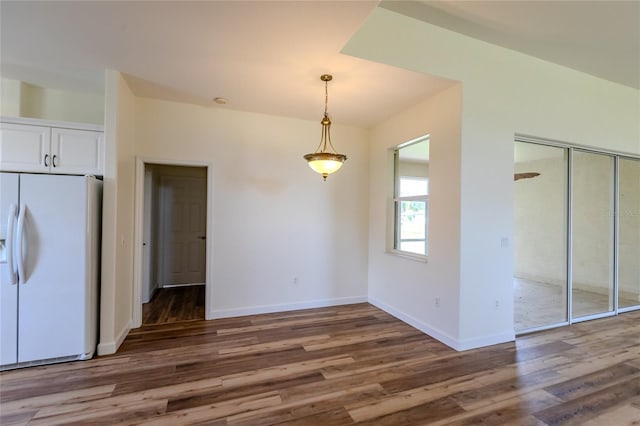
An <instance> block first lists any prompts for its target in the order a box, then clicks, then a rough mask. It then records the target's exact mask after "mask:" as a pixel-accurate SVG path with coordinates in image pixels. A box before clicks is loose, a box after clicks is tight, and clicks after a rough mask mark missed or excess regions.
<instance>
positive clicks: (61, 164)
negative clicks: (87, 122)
mask: <svg viewBox="0 0 640 426" xmlns="http://www.w3.org/2000/svg"><path fill="white" fill-rule="evenodd" d="M102 141H103V133H102V132H92V131H89V130H72V129H56V128H53V129H51V173H61V174H80V175H100V176H101V175H103V165H102V164H103V161H102V153H103V147H102V145H103V142H102Z"/></svg>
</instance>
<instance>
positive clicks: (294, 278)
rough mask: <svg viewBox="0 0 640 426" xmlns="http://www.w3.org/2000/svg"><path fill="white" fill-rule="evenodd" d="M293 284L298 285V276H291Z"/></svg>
mask: <svg viewBox="0 0 640 426" xmlns="http://www.w3.org/2000/svg"><path fill="white" fill-rule="evenodd" d="M293 285H298V277H293Z"/></svg>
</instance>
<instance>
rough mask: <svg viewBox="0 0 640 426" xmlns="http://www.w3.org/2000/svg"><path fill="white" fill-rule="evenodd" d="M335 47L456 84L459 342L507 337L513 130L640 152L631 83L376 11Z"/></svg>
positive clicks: (637, 102) (639, 98)
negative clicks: (458, 89) (460, 89)
mask: <svg viewBox="0 0 640 426" xmlns="http://www.w3.org/2000/svg"><path fill="white" fill-rule="evenodd" d="M389 34H393V37H389ZM343 51H344V53H347V54H351V55H354V56H358V57H362V58H365V59H368V60H374V61H377V62H382V63H386V64H390V65H394V66H399V67H403V68H406V69H410V70H413V71H418V72H424V73H429V74H433V75H437V76H441V77H445V78H450V79H453V80H457V81H461V82H462V84H463V94H462V99H463V101H462V143H461V155H460V161H461V164H462V169H461V176H460V178H461V207H460V210H459V211H457V212H451V214H460V226H461V258H460V280H459V282H458V284H457V286H458V287H459V291H460V298H459V300H458V301H457V303H458V304H459V312H460V319H459V331H458V333H457V334H458V348H470V347H475V346H480V345H484V344H489V343H497V342H500V341H506V340H511V339H513V284H512V277H513V249H512V247H511V241H512V240H513V216H514V214H513V203H514V196H513V140H514V135H515V134H517V133H521V134H528V135H533V136H539V137H546V138H550V139H557V140H563V141H567V142H572V143H578V144H583V145H587V146H593V147H606V148H608V149H615V150H619V151H626V152H630V153H636V154H637V153H640V127H639V126H638V117H639V116H640V94H639V92H638V90H634V89H631V88H629V87H625V86H621V85H618V84H615V83H611V82H608V81H605V80H602V79H598V78H595V77H592V76H589V75H587V74H583V73H580V72H577V71H574V70H571V69H568V68H563V67H560V66H558V65H555V64H551V63H548V62H545V61H542V60H539V59H536V58H533V57H530V56H526V55H523V54H520V53H517V52H514V51H510V50H508V49H504V48H501V47H498V46H494V45H491V44H488V43H484V42H481V41H478V40H475V39H472V38H469V37H466V36H463V35H461V34H457V33H454V32H451V31H448V30H445V29H443V28H440V27H436V26H434V25H430V24H427V23H425V22H422V21H418V20H415V19H412V18H409V17H406V16H403V15H400V14H397V13H395V12H391V11H389V10H385V9H381V8H377V9H376V10H375V11H374V12H373V13H372V14H371V15H369V17H368V19H367V21H366V22H365V23H364V24H363V26H362V27H361V28H360V29H359V30H358V32H357V33H356V34H355V35H354V36H353V37H352V39H351V40H350V41H349V42H348V43H347V45H346V46H345V48H344V50H343ZM431 167H432V168H434V167H436V166H435V160H432V161H431ZM496 304H497V305H498V306H497V307H496Z"/></svg>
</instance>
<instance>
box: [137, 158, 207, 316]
mask: <svg viewBox="0 0 640 426" xmlns="http://www.w3.org/2000/svg"><path fill="white" fill-rule="evenodd" d="M136 177H137V185H138V189H139V191H140V192H139V193H138V194H139V195H138V197H137V198H136V200H137V204H136V230H139V231H137V232H136V237H137V240H138V239H139V244H138V245H137V248H138V249H139V250H138V253H137V254H138V259H139V261H137V262H135V265H136V268H137V271H136V274H135V276H136V278H137V280H136V282H135V283H134V288H135V291H134V293H135V294H134V327H136V326H140V325H153V324H163V323H171V322H180V321H192V320H203V319H205V308H206V306H205V305H206V301H207V297H206V295H207V292H208V286H207V283H208V279H207V277H208V273H207V272H208V266H209V261H208V256H207V250H208V246H209V245H208V244H207V235H208V234H209V232H208V219H209V214H208V211H209V205H210V203H209V190H208V188H209V185H208V182H209V167H208V166H203V165H185V164H166V163H161V162H145V161H139V162H138V164H137V171H136ZM135 296H138V297H135ZM136 299H137V300H136Z"/></svg>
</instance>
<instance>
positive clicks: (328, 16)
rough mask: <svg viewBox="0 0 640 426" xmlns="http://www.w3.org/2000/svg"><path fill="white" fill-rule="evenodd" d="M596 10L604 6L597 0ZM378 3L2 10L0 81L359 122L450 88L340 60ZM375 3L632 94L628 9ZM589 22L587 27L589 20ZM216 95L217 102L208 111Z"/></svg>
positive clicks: (636, 40) (635, 22) (20, 4)
mask: <svg viewBox="0 0 640 426" xmlns="http://www.w3.org/2000/svg"><path fill="white" fill-rule="evenodd" d="M600 3H602V4H606V6H603V5H600ZM377 5H378V2H377V1H334V2H332V1H284V2H271V1H255V2H248V1H195V2H190V1H156V2H152V1H126V2H125V1H122V2H121V1H87V2H61V1H43V2H33V1H15V2H14V1H5V0H3V1H2V2H1V3H0V49H1V50H0V53H1V61H0V73H1V74H2V76H4V77H8V78H15V79H20V80H23V81H26V82H28V83H31V84H35V85H39V86H44V87H48V88H56V89H66V90H82V91H97V92H99V91H102V90H103V85H104V82H103V81H104V72H103V70H104V69H107V68H108V69H115V70H119V71H121V72H123V73H124V74H125V76H126V78H127V81H128V83H129V85H130V87H131V89H132V91H133V92H134V93H135V94H136V95H137V96H143V97H153V98H159V99H167V100H175V101H180V102H188V103H193V104H196V105H202V106H207V107H211V108H229V109H235V110H241V111H252V112H259V113H269V114H276V115H283V116H289V117H298V118H302V119H317V120H318V121H319V120H320V119H321V117H322V112H323V108H324V105H323V101H324V87H323V83H322V82H321V81H320V79H319V77H320V75H321V74H324V73H331V74H333V75H334V80H333V81H332V82H331V83H329V112H330V113H331V115H332V117H333V121H334V123H340V124H351V125H357V126H362V127H369V126H371V125H374V124H375V123H376V122H378V121H380V120H383V119H385V118H387V117H389V116H390V115H392V114H394V113H396V112H398V111H400V110H402V109H405V108H407V107H409V106H411V105H414V104H415V103H417V102H418V101H420V100H422V99H424V98H426V97H428V96H430V95H431V94H433V93H436V92H438V91H440V90H442V89H444V88H446V87H448V86H449V85H451V84H453V82H451V81H449V80H444V79H440V78H436V77H432V76H428V75H424V74H420V73H415V72H411V71H408V70H403V69H399V68H395V67H390V66H387V65H383V64H378V63H373V62H369V61H366V60H363V59H359V58H354V57H351V56H348V55H343V54H341V53H340V51H341V49H342V47H343V46H344V45H345V44H346V42H347V41H348V40H349V38H350V37H351V36H352V35H353V34H354V33H355V32H356V31H357V29H358V28H359V26H360V25H361V24H362V23H363V22H364V21H365V20H366V18H367V16H368V15H369V14H370V13H371V12H372V11H373V10H374V9H375V8H376V7H377ZM381 6H382V7H385V8H388V9H392V10H395V11H396V12H400V13H404V14H406V15H409V16H412V17H415V18H417V19H421V20H424V21H427V22H431V23H433V24H435V25H441V26H444V27H447V28H450V29H453V30H455V31H459V32H462V33H466V34H469V35H471V36H474V37H476V38H480V39H485V40H487V41H490V42H493V43H495V44H499V45H503V46H505V47H509V48H511V49H515V50H522V51H524V52H525V53H529V54H531V55H533V56H538V57H541V58H543V59H547V60H549V61H552V62H557V63H560V64H563V65H565V66H569V67H571V68H575V69H578V70H582V71H585V72H589V73H591V74H594V75H597V76H600V77H602V78H605V79H609V80H612V81H617V82H620V83H621V84H626V85H629V86H631V87H640V81H638V80H640V2H638V1H631V2H611V1H608V2H583V1H569V2H541V1H532V2H529V1H511V2H503V1H495V2H493V1H471V2H464V1H437V2H427V1H422V2H401V1H393V2H383V3H382V4H381ZM596 18H597V19H596ZM214 97H224V98H227V99H228V103H227V104H226V105H224V106H221V105H218V104H216V103H214V102H213V98H214Z"/></svg>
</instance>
